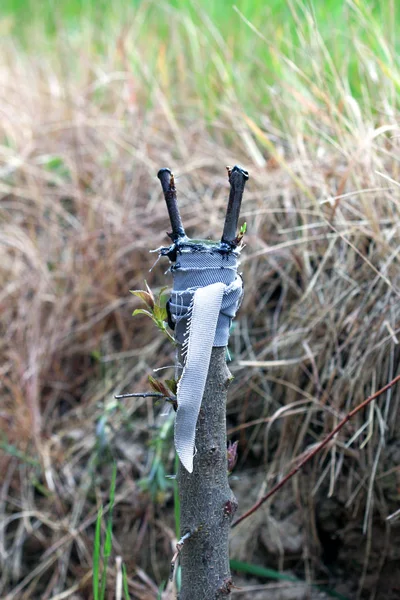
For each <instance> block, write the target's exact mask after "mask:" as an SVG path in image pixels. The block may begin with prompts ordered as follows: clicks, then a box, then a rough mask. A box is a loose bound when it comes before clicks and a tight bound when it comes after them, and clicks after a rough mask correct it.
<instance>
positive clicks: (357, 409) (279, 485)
mask: <svg viewBox="0 0 400 600" xmlns="http://www.w3.org/2000/svg"><path fill="white" fill-rule="evenodd" d="M399 381H400V375H397V377H395V378H394V379H392V381H390V382H389V383H388V384H386V385H385V386H384V387H383V388H381V389H380V390H378V391H377V392H375V394H372V396H369V398H367V399H366V400H364V401H363V402H361V404H359V405H358V406H356V407H355V408H354V409H353V410H352V411H350V412H349V413H348V414H347V415H346V416H345V417H344V419H342V421H340V423H339V424H338V425H337V426H336V427H335V428H334V429H333V430H332V431H331V432H330V434H329V435H327V436H326V438H325V439H324V440H323V441H322V442H321V443H320V444H318V446H316V447H315V448H314V450H312V451H311V452H309V453H308V454H307V455H306V456H305V457H304V458H303V459H302V460H301V461H300V462H299V463H298V464H297V465H296V466H295V467H294V469H292V471H290V473H288V474H287V475H286V477H284V478H283V479H282V481H280V482H279V483H277V484H276V485H275V486H274V487H273V488H272V489H271V490H270V491H269V492H268V494H265V496H263V497H262V498H260V500H258V502H256V503H255V504H254V506H252V507H251V508H250V509H249V510H248V511H247V512H245V513H244V514H243V515H242V516H241V517H239V518H238V519H236V521H235V522H234V523H232V527H236V525H239V523H241V522H242V521H244V519H247V517H249V516H250V515H252V514H253V513H254V512H256V510H258V509H259V508H260V506H261V505H262V504H264V502H266V501H267V500H269V498H271V496H273V495H274V494H275V493H276V492H277V491H278V490H280V489H281V488H282V487H283V486H284V485H285V483H287V482H288V481H289V479H291V478H292V477H293V476H294V475H296V473H297V472H298V471H300V469H301V468H302V467H304V465H305V464H306V463H307V462H308V461H309V460H311V459H312V458H313V457H314V456H315V455H316V454H318V452H320V450H322V448H324V447H325V446H326V445H327V444H328V442H330V440H331V439H332V438H333V437H334V436H335V435H336V434H337V433H338V431H340V430H341V429H342V427H343V426H344V425H346V423H347V422H348V421H350V419H351V418H352V417H354V415H356V414H357V413H358V412H360V410H362V409H363V408H365V407H366V406H368V404H369V403H370V402H372V401H373V400H375V398H378V396H380V395H381V394H383V393H384V392H386V391H387V390H388V389H390V388H391V387H392V386H393V385H395V384H396V383H398V382H399Z"/></svg>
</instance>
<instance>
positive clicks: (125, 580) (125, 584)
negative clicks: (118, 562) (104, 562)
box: [122, 564, 130, 600]
mask: <svg viewBox="0 0 400 600" xmlns="http://www.w3.org/2000/svg"><path fill="white" fill-rule="evenodd" d="M122 585H123V588H124V596H125V600H130V598H129V589H128V576H127V574H126V566H125V565H124V564H123V565H122Z"/></svg>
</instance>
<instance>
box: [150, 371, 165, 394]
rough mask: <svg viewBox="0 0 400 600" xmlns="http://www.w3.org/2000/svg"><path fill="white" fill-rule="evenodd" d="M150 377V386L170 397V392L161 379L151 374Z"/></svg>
mask: <svg viewBox="0 0 400 600" xmlns="http://www.w3.org/2000/svg"><path fill="white" fill-rule="evenodd" d="M148 378H149V384H150V387H151V388H152V389H153V390H154V391H155V392H158V393H160V394H162V395H163V396H166V397H167V398H169V396H170V392H169V390H168V389H167V388H166V387H165V385H164V384H163V383H162V382H161V381H158V379H155V378H154V377H152V376H151V375H149V376H148Z"/></svg>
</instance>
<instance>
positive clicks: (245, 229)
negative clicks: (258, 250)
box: [239, 221, 247, 235]
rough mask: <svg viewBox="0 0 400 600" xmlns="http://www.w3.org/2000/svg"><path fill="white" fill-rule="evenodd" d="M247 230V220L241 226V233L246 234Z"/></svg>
mask: <svg viewBox="0 0 400 600" xmlns="http://www.w3.org/2000/svg"><path fill="white" fill-rule="evenodd" d="M246 231H247V223H246V221H245V222H244V223H243V225H242V226H241V228H240V229H239V233H241V234H242V235H244V234H245V233H246Z"/></svg>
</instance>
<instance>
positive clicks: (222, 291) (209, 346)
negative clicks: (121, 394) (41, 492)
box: [158, 166, 248, 600]
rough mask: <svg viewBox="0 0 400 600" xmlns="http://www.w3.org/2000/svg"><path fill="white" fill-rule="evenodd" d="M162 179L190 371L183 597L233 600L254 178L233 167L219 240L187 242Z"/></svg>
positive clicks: (174, 322)
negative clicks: (242, 228)
mask: <svg viewBox="0 0 400 600" xmlns="http://www.w3.org/2000/svg"><path fill="white" fill-rule="evenodd" d="M158 177H159V179H160V182H161V185H162V188H163V192H164V196H165V200H166V204H167V209H168V214H169V218H170V222H171V228H172V231H171V233H170V234H168V235H169V236H170V238H171V240H172V244H171V245H170V246H169V247H167V248H163V249H162V250H161V254H163V255H164V256H167V257H168V258H169V260H170V262H171V267H170V271H171V273H172V275H173V279H174V286H173V291H172V293H171V297H170V300H169V302H168V305H167V306H168V312H169V322H170V324H171V326H172V327H173V328H174V333H175V339H176V341H177V342H178V344H179V353H178V356H179V362H180V366H181V369H182V374H181V377H180V380H179V383H178V389H177V413H176V423H175V447H176V450H177V452H178V455H179V458H180V465H179V472H178V485H179V498H180V504H181V536H182V540H184V542H183V543H182V545H181V547H180V561H181V567H182V577H181V591H180V596H179V598H180V600H214V599H218V598H227V597H229V596H230V592H231V588H232V580H231V575H230V568H229V549H228V536H229V530H230V526H231V521H232V519H233V516H234V513H235V511H236V508H237V501H236V499H235V497H234V495H233V493H232V491H231V489H230V487H229V483H228V463H227V440H226V398H227V389H228V386H229V382H230V380H231V375H230V372H229V370H228V368H227V364H226V346H227V343H228V337H229V328H230V325H231V322H232V319H233V317H234V315H235V313H236V310H237V308H238V306H239V304H240V301H241V298H242V294H243V285H242V279H241V277H240V276H239V275H238V273H237V266H238V258H239V254H240V249H241V237H242V233H241V232H238V218H239V213H240V206H241V201H242V196H243V191H244V186H245V183H246V180H247V179H248V174H247V172H246V171H244V170H243V169H241V168H240V167H237V166H235V167H234V168H233V169H230V168H228V177H229V183H230V195H229V202H228V207H227V212H226V218H225V224H224V227H223V232H222V236H221V240H220V241H219V242H210V241H208V240H191V239H189V238H188V237H187V236H186V234H185V230H184V227H183V224H182V220H181V217H180V214H179V209H178V204H177V195H176V189H175V182H174V177H173V175H172V173H171V171H170V170H169V169H161V170H160V171H159V173H158Z"/></svg>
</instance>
